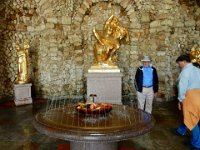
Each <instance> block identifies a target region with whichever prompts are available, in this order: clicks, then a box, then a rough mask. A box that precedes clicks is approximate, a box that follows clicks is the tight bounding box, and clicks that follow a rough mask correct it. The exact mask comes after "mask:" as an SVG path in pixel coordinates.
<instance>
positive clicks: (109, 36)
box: [93, 15, 129, 66]
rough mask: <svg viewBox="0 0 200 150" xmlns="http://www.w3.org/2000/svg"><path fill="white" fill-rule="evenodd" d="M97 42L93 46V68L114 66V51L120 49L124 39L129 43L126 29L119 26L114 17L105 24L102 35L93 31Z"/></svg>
mask: <svg viewBox="0 0 200 150" xmlns="http://www.w3.org/2000/svg"><path fill="white" fill-rule="evenodd" d="M93 32H94V35H95V37H96V39H97V40H98V41H97V42H96V43H95V45H94V65H95V66H116V51H117V49H119V47H120V41H121V40H122V39H123V38H126V41H129V33H128V30H127V28H125V27H122V26H121V25H120V24H119V20H118V18H117V17H115V16H113V15H112V16H111V17H110V18H109V19H108V20H107V21H106V23H105V25H104V29H103V33H101V32H99V31H97V30H96V29H93Z"/></svg>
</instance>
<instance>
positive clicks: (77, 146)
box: [70, 142, 118, 150]
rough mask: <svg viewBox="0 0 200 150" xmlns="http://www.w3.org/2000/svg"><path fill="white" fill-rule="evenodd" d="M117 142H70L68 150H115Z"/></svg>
mask: <svg viewBox="0 0 200 150" xmlns="http://www.w3.org/2000/svg"><path fill="white" fill-rule="evenodd" d="M117 149H118V143H117V142H106V143H105V142H95V143H86V142H70V150H117Z"/></svg>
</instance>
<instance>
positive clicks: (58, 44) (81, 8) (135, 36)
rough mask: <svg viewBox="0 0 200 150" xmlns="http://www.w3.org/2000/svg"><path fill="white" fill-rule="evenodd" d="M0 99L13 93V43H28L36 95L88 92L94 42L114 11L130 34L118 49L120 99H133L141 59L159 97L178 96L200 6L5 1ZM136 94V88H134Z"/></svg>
mask: <svg viewBox="0 0 200 150" xmlns="http://www.w3.org/2000/svg"><path fill="white" fill-rule="evenodd" d="M0 14H1V15H0V85H1V86H0V95H13V85H14V81H15V78H16V74H17V55H16V49H15V44H16V43H17V42H19V43H22V42H24V41H27V42H28V43H30V51H29V53H30V54H29V55H30V58H29V70H30V77H31V79H32V83H33V88H32V91H33V95H34V96H36V95H37V96H48V95H55V94H56V95H76V96H78V97H81V96H84V95H85V94H86V77H85V75H86V73H87V70H88V69H89V67H90V66H91V64H92V61H93V45H94V43H95V41H96V39H95V37H94V35H93V33H92V29H93V28H94V27H95V28H97V29H99V30H102V29H103V25H104V23H105V21H106V20H107V19H108V17H110V16H111V14H114V15H116V16H117V17H119V19H120V22H121V24H122V25H123V26H125V27H127V28H128V30H129V32H130V42H129V43H126V42H124V41H122V43H121V47H120V49H119V50H118V51H117V55H118V66H119V67H120V69H121V71H122V73H123V74H124V76H123V95H129V94H130V87H131V84H132V80H130V79H132V78H134V74H135V71H136V68H137V67H138V65H140V59H141V57H142V56H143V55H144V54H147V55H150V56H151V57H152V59H153V65H154V66H156V68H157V71H158V75H159V86H160V93H159V96H160V97H163V96H164V97H165V98H166V100H169V99H170V98H171V97H173V96H174V94H175V92H174V91H175V90H174V89H175V86H176V79H177V76H178V73H179V72H178V71H179V70H178V69H177V68H176V64H175V59H176V58H177V57H178V56H179V54H181V53H185V52H188V51H189V50H190V49H191V47H193V46H194V45H200V40H199V39H200V36H199V31H200V17H199V16H200V7H199V6H198V5H197V4H196V2H195V1H190V3H187V2H185V1H184V0H182V1H178V0H162V1H161V0H151V1H146V0H113V1H110V0H3V1H1V2H0ZM131 89H132V88H131Z"/></svg>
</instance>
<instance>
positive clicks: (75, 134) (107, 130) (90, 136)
mask: <svg viewBox="0 0 200 150" xmlns="http://www.w3.org/2000/svg"><path fill="white" fill-rule="evenodd" d="M33 123H34V126H35V128H36V129H37V130H38V131H39V132H41V133H44V134H46V135H48V136H50V137H54V138H59V139H62V140H69V141H83V142H100V141H107V142H109V141H110V142H114V141H121V140H125V139H128V138H132V137H135V136H139V135H142V134H145V133H147V132H149V131H150V130H151V129H152V128H153V126H154V123H155V120H154V118H153V117H152V115H151V114H149V113H146V112H144V111H142V110H139V109H137V108H134V107H131V106H125V105H117V104H113V106H112V110H111V112H110V113H108V114H106V115H102V114H99V115H98V114H94V115H93V114H89V115H85V114H84V115H83V114H80V113H79V112H78V111H77V110H76V109H75V105H74V104H71V105H67V106H64V107H59V108H52V109H49V110H47V111H46V112H43V113H38V114H37V115H36V116H35V119H34V122H33Z"/></svg>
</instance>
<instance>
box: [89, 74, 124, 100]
mask: <svg viewBox="0 0 200 150" xmlns="http://www.w3.org/2000/svg"><path fill="white" fill-rule="evenodd" d="M90 94H96V95H97V97H95V98H94V102H98V103H113V104H122V100H121V99H122V74H121V73H120V72H118V73H109V72H104V73H88V74H87V98H88V99H90Z"/></svg>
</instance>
